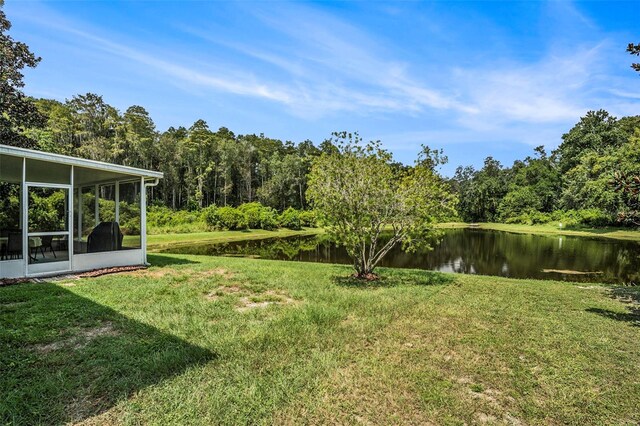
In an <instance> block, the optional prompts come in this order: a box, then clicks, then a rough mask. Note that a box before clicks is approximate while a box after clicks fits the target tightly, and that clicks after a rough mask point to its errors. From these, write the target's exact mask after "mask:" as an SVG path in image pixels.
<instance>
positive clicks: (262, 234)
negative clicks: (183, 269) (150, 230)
mask: <svg viewBox="0 0 640 426" xmlns="http://www.w3.org/2000/svg"><path fill="white" fill-rule="evenodd" d="M322 232H323V230H322V229H319V228H305V229H302V230H300V231H294V230H291V229H285V228H280V229H276V230H273V231H266V230H264V229H248V230H246V231H211V232H196V233H191V234H181V233H180V234H178V233H176V234H157V235H148V236H147V249H148V250H149V251H150V252H154V251H155V252H159V251H163V250H166V249H168V248H173V247H179V246H185V245H192V244H211V243H229V242H233V241H246V240H261V239H265V238H282V237H291V236H294V235H315V234H319V233H322ZM125 243H126V237H125Z"/></svg>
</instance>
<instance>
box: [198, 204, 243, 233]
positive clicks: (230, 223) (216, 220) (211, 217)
mask: <svg viewBox="0 0 640 426" xmlns="http://www.w3.org/2000/svg"><path fill="white" fill-rule="evenodd" d="M204 210H205V212H204V217H205V220H206V222H207V224H208V225H209V226H211V227H213V228H216V229H228V230H230V231H234V230H237V229H247V216H246V215H245V214H244V213H242V212H241V211H240V210H238V209H236V208H233V207H216V206H209V207H207V208H206V209H204Z"/></svg>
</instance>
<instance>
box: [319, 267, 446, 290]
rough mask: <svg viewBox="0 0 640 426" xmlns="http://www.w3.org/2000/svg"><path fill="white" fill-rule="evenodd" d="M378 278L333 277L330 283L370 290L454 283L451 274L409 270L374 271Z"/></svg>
mask: <svg viewBox="0 0 640 426" xmlns="http://www.w3.org/2000/svg"><path fill="white" fill-rule="evenodd" d="M376 272H377V273H378V274H379V276H380V278H379V279H377V280H375V281H366V280H362V279H358V278H355V277H353V276H348V277H345V276H334V277H332V278H331V279H332V281H333V283H334V284H336V285H338V286H341V287H350V288H361V289H372V288H390V287H399V286H412V285H415V286H428V285H442V284H450V283H453V282H454V281H455V277H454V276H453V274H443V273H441V272H433V271H416V270H409V269H405V270H402V269H384V268H382V269H380V270H378V269H376Z"/></svg>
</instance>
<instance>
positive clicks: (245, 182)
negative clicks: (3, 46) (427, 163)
mask: <svg viewBox="0 0 640 426" xmlns="http://www.w3.org/2000/svg"><path fill="white" fill-rule="evenodd" d="M34 103H35V105H36V106H37V108H38V110H39V112H40V113H41V114H42V115H43V116H44V117H45V119H46V124H45V126H42V127H40V128H28V129H26V130H25V132H24V134H25V135H26V136H27V137H28V138H29V139H31V140H32V141H34V143H35V148H37V149H41V150H45V151H50V152H55V153H60V154H67V155H74V156H79V157H83V158H89V159H93V160H99V161H107V162H112V163H117V164H123V165H127V166H132V167H140V168H145V169H153V170H159V171H162V172H163V173H164V176H165V177H164V179H162V180H161V182H160V185H159V186H158V187H157V188H155V189H154V190H153V192H152V194H151V197H152V200H153V201H154V202H156V203H160V204H163V205H166V206H168V207H171V208H173V209H183V208H188V209H193V208H203V207H207V206H209V205H212V204H215V205H219V206H237V205H240V204H243V203H251V202H254V201H259V202H261V203H262V204H264V205H266V206H270V207H273V208H276V209H278V210H284V209H286V208H287V207H294V208H297V209H305V208H306V207H307V201H306V198H305V193H306V189H307V188H306V180H307V179H306V175H307V174H308V172H309V168H310V165H311V162H312V161H313V158H314V157H316V156H318V155H319V154H320V153H321V152H322V151H323V150H327V149H329V150H330V149H332V147H331V143H330V142H329V141H326V142H324V143H322V144H320V145H319V146H315V145H314V144H313V143H312V142H311V141H309V140H306V141H303V142H300V143H298V144H294V143H292V142H289V141H285V142H283V141H281V140H278V139H273V138H269V137H267V136H265V135H264V134H259V135H255V134H251V135H236V134H235V133H234V132H232V131H231V130H229V129H227V128H225V127H221V128H219V129H218V130H215V131H214V130H212V129H210V128H209V126H208V124H207V123H206V122H205V121H204V120H197V121H196V122H194V123H193V124H192V125H191V126H190V127H188V128H186V127H170V128H169V129H168V130H166V131H164V132H160V131H158V130H157V129H156V126H155V124H154V122H153V120H152V118H151V117H150V115H149V113H148V112H147V110H146V109H145V108H143V107H141V106H131V107H129V108H127V110H126V111H125V112H124V113H120V112H119V111H118V110H117V109H116V108H114V107H113V106H111V105H109V104H108V103H106V102H105V101H104V100H103V98H102V96H99V95H96V94H92V93H87V94H84V95H78V96H74V97H72V98H71V99H69V100H67V101H65V102H59V101H55V100H50V99H37V100H34Z"/></svg>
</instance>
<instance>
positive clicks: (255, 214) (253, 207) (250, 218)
mask: <svg viewBox="0 0 640 426" xmlns="http://www.w3.org/2000/svg"><path fill="white" fill-rule="evenodd" d="M238 210H239V211H240V212H242V213H243V214H244V215H245V217H246V218H247V226H248V228H250V229H276V228H277V227H278V213H277V212H276V211H275V209H272V208H271V207H266V206H263V205H262V204H260V203H259V202H253V203H245V204H241V205H240V206H238Z"/></svg>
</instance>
